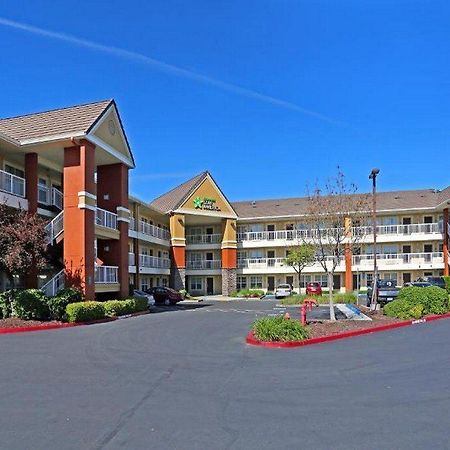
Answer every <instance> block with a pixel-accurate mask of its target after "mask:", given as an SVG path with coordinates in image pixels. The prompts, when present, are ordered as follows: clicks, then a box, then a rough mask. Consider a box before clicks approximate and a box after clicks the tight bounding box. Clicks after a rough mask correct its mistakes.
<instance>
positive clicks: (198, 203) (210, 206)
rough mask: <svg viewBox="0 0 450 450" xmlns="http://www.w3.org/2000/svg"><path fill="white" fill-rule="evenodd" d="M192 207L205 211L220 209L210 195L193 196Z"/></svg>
mask: <svg viewBox="0 0 450 450" xmlns="http://www.w3.org/2000/svg"><path fill="white" fill-rule="evenodd" d="M194 208H195V209H203V210H206V211H220V208H219V207H218V206H217V205H216V199H215V198H211V197H195V198H194Z"/></svg>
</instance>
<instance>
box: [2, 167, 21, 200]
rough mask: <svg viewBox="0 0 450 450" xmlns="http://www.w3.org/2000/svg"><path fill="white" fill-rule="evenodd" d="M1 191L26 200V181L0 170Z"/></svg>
mask: <svg viewBox="0 0 450 450" xmlns="http://www.w3.org/2000/svg"><path fill="white" fill-rule="evenodd" d="M0 190H2V191H4V192H7V193H9V194H13V195H17V196H18V197H22V198H25V179H23V178H20V177H17V176H16V175H12V174H10V173H8V172H5V171H3V170H0Z"/></svg>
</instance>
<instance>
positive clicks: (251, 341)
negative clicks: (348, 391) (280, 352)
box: [245, 313, 450, 348]
mask: <svg viewBox="0 0 450 450" xmlns="http://www.w3.org/2000/svg"><path fill="white" fill-rule="evenodd" d="M448 318H450V313H446V314H439V315H433V316H428V317H424V318H423V319H414V320H405V321H402V322H395V323H390V324H387V325H380V326H378V327H373V328H363V329H361V330H352V331H346V332H344V333H339V334H332V335H330V336H321V337H316V338H311V339H305V340H304V341H291V342H276V341H259V340H258V339H256V338H255V336H254V334H253V331H249V333H248V334H247V337H246V338H245V342H247V344H250V345H257V346H259V347H271V348H293V347H304V346H306V345H313V344H321V343H322V342H329V341H336V340H338V339H345V338H349V337H353V336H360V335H362V334H370V333H378V332H379V331H387V330H392V329H395V328H401V327H407V326H410V325H417V324H420V323H426V322H432V321H434V320H440V319H448Z"/></svg>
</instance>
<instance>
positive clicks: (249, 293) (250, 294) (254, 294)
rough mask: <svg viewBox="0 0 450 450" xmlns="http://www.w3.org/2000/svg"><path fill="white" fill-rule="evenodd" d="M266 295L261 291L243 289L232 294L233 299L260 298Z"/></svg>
mask: <svg viewBox="0 0 450 450" xmlns="http://www.w3.org/2000/svg"><path fill="white" fill-rule="evenodd" d="M263 295H264V291H262V290H261V289H241V290H239V291H234V292H232V293H231V295H230V296H231V297H245V298H259V297H262V296H263Z"/></svg>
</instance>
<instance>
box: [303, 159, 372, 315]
mask: <svg viewBox="0 0 450 450" xmlns="http://www.w3.org/2000/svg"><path fill="white" fill-rule="evenodd" d="M369 211H370V207H369V196H368V195H367V194H358V193H357V187H356V185H355V184H353V183H348V182H347V181H346V179H345V176H344V174H343V172H342V171H341V170H340V168H339V167H338V169H337V174H336V176H335V177H333V178H330V179H329V180H328V182H327V183H326V184H325V185H324V187H323V189H321V188H320V186H319V185H317V184H316V186H315V188H314V190H313V192H312V194H310V195H309V196H308V206H307V217H306V221H307V223H308V228H309V233H308V234H307V237H306V238H305V239H306V240H307V242H309V243H310V244H312V245H313V246H314V248H315V252H316V260H317V261H318V262H319V263H320V265H321V266H322V268H323V270H324V272H325V273H326V274H327V278H328V289H329V305H330V319H331V320H336V317H335V314H334V302H333V288H334V282H333V280H334V273H335V271H336V268H337V267H338V266H339V264H341V262H342V261H343V259H344V258H345V256H346V255H347V257H351V255H352V252H353V251H355V249H356V248H358V246H359V244H360V242H361V237H362V235H363V229H362V227H363V226H364V225H366V223H367V219H368V217H369Z"/></svg>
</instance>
